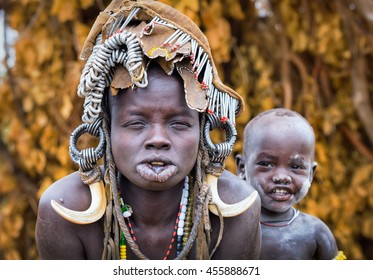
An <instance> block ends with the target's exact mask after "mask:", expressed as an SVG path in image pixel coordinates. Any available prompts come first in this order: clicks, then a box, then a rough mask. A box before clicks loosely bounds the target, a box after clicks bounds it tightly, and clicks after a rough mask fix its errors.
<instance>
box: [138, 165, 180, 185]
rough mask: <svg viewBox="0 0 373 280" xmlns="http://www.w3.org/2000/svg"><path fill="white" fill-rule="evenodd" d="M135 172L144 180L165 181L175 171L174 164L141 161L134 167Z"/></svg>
mask: <svg viewBox="0 0 373 280" xmlns="http://www.w3.org/2000/svg"><path fill="white" fill-rule="evenodd" d="M136 171H137V173H138V174H139V175H140V176H141V177H143V178H144V179H145V180H148V181H151V182H160V183H162V182H165V181H167V180H168V179H170V178H171V177H172V176H173V175H174V174H175V173H176V171H177V168H176V166H175V165H172V164H167V165H162V166H160V165H151V164H149V163H141V164H139V165H137V167H136Z"/></svg>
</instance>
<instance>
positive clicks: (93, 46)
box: [36, 0, 261, 259]
mask: <svg viewBox="0 0 373 280" xmlns="http://www.w3.org/2000/svg"><path fill="white" fill-rule="evenodd" d="M82 56H83V58H85V59H87V63H86V66H85V68H84V69H83V73H82V76H81V83H80V85H79V88H78V94H79V95H80V96H81V97H85V103H84V115H83V121H84V122H85V123H84V124H83V125H82V126H80V127H78V128H77V129H76V130H75V131H74V132H73V134H72V136H71V142H70V154H71V157H72V159H73V160H74V161H75V162H76V163H77V164H78V165H79V172H75V173H73V174H71V175H69V176H67V177H65V178H62V179H60V180H59V181H57V182H55V183H54V184H53V185H52V186H51V187H49V188H48V189H47V190H46V192H45V193H44V194H43V196H42V198H41V201H40V204H39V213H38V220H37V225H36V241H37V247H38V251H39V254H40V257H41V258H42V259H100V258H102V259H119V258H120V259H256V258H258V257H259V253H260V238H261V237H260V236H261V235H260V226H259V217H260V200H259V197H258V196H257V195H256V194H257V193H256V191H255V190H254V189H252V188H251V187H249V186H247V184H245V182H244V181H243V180H241V179H239V178H238V177H236V176H235V175H233V174H231V173H229V172H228V171H224V168H223V167H224V161H225V158H226V156H227V155H229V153H230V151H231V149H232V145H233V143H234V141H235V135H236V132H235V129H234V125H233V124H234V119H235V117H236V112H239V111H240V110H241V108H242V106H243V104H242V100H241V99H240V97H239V96H238V95H237V93H236V92H234V91H233V90H232V89H230V88H228V87H226V86H224V85H223V84H222V83H221V81H220V80H219V78H218V76H217V71H216V68H215V66H214V63H213V60H212V57H211V54H210V49H209V47H208V43H207V40H206V38H205V37H204V35H203V34H202V32H201V31H200V30H199V29H198V27H197V26H196V25H194V24H193V22H191V21H190V19H188V18H186V17H185V16H184V15H182V14H181V13H180V12H178V11H176V10H174V9H172V8H171V7H169V6H167V5H165V4H162V3H160V2H156V1H147V0H143V1H138V2H136V1H118V0H115V1H113V2H112V3H111V4H110V5H109V6H108V7H107V8H106V10H105V11H104V12H102V13H101V14H100V16H99V17H98V19H97V20H96V23H95V24H94V26H93V27H92V30H91V32H90V35H89V38H88V39H87V41H86V44H85V47H84V48H83V52H82ZM214 128H223V129H224V130H225V131H226V132H227V143H223V144H224V145H222V146H223V148H221V147H220V146H219V145H216V144H214V143H212V142H211V140H210V138H209V134H208V133H206V131H209V130H210V129H214ZM84 133H88V134H91V135H94V136H97V137H98V138H99V143H98V146H97V147H96V148H88V149H83V150H79V149H78V148H77V142H78V138H79V137H80V136H81V135H82V134H84ZM100 158H103V159H104V165H103V166H99V165H98V160H99V159H100ZM218 190H219V191H218Z"/></svg>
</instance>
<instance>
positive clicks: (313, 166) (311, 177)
mask: <svg viewBox="0 0 373 280" xmlns="http://www.w3.org/2000/svg"><path fill="white" fill-rule="evenodd" d="M316 168H317V162H316V161H314V162H313V163H312V169H311V172H310V182H312V180H313V176H314V175H315V172H316Z"/></svg>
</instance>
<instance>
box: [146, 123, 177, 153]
mask: <svg viewBox="0 0 373 280" xmlns="http://www.w3.org/2000/svg"><path fill="white" fill-rule="evenodd" d="M170 147H171V141H170V139H169V137H168V133H167V130H166V129H165V128H164V127H163V126H162V125H154V126H153V127H152V128H151V129H150V132H149V134H148V139H147V140H146V142H145V148H146V149H163V150H168V149H170Z"/></svg>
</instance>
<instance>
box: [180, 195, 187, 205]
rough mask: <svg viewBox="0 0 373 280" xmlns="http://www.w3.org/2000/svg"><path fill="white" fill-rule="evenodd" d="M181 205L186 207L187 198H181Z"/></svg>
mask: <svg viewBox="0 0 373 280" xmlns="http://www.w3.org/2000/svg"><path fill="white" fill-rule="evenodd" d="M181 203H182V204H183V206H184V205H185V206H186V205H188V198H186V197H183V199H182V200H181Z"/></svg>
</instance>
